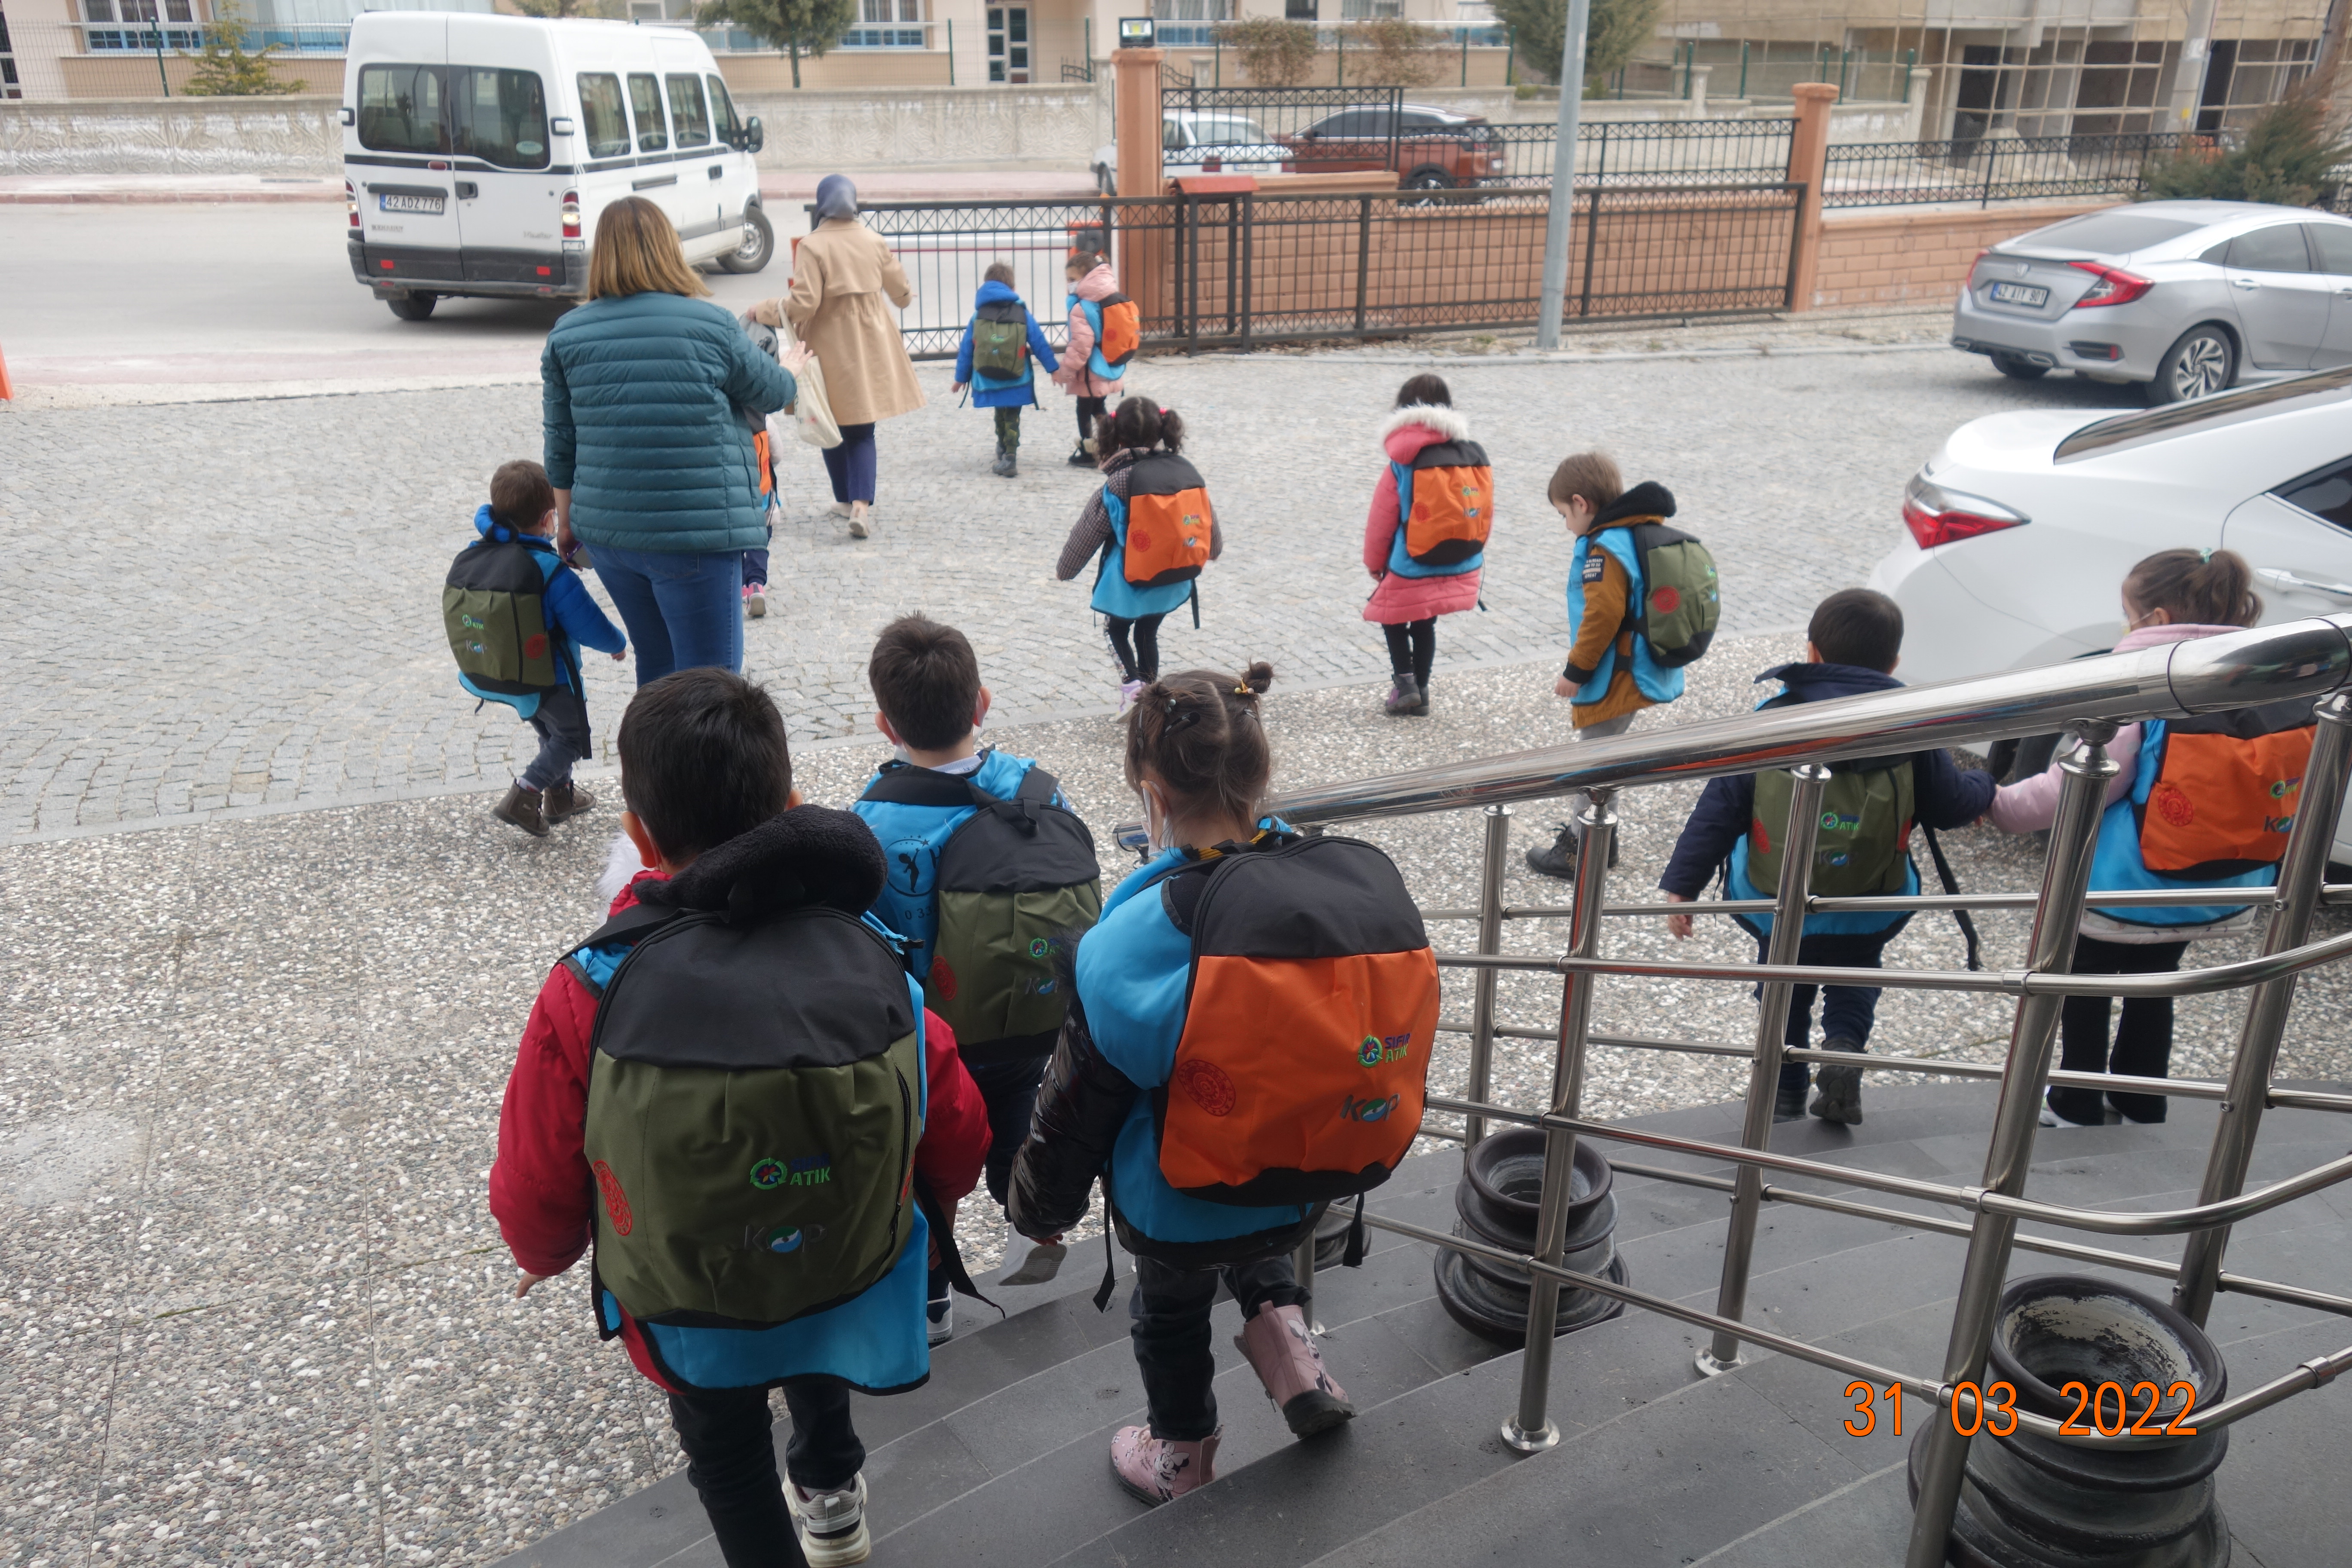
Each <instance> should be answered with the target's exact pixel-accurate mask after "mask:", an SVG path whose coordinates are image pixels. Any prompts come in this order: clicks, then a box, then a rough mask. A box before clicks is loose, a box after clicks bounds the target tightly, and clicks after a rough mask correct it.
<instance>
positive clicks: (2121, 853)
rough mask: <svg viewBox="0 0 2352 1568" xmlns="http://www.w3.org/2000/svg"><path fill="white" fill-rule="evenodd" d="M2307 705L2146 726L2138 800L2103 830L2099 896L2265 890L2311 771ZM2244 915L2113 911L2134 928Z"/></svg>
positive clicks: (2224, 909)
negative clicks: (2307, 769) (2155, 891)
mask: <svg viewBox="0 0 2352 1568" xmlns="http://www.w3.org/2000/svg"><path fill="white" fill-rule="evenodd" d="M2311 710H2312V703H2311V701H2310V700H2308V699H2303V700H2294V701H2287V702H2273V703H2270V704H2268V705H2266V706H2263V707H2260V708H2238V709H2232V710H2230V711H2228V712H2225V713H2202V714H2199V715H2197V716H2196V717H2194V718H2189V719H2172V720H2163V719H2157V720H2150V721H2148V722H2147V723H2145V724H2142V725H2141V726H2140V740H2139V755H2138V758H2137V767H2136V770H2135V773H2134V775H2133V778H2132V789H2131V794H2130V795H2128V796H2126V798H2125V799H2123V800H2119V801H2117V802H2116V804H2115V805H2111V806H2109V807H2108V808H2107V810H2106V815H2105V816H2103V817H2102V818H2101V819H2100V822H2099V840H2098V846H2097V848H2096V850H2095V852H2094V857H2093V859H2092V863H2091V888H2092V890H2093V893H2094V897H2093V899H2092V904H2093V907H2097V902H2098V900H2097V899H2096V897H2095V895H2096V894H2098V893H2100V892H2116V891H2123V890H2132V889H2157V888H2198V887H2211V888H2239V887H2253V888H2261V887H2268V886H2270V885H2271V884H2273V882H2275V881H2277V879H2278V864H2279V861H2280V859H2281V858H2284V856H2285V854H2286V840H2287V834H2288V833H2289V832H2290V831H2291V830H2292V829H2293V828H2294V818H2295V812H2296V810H2297V808H2298V806H2299V805H2301V802H2302V795H2303V773H2304V769H2305V766H2306V765H2307V764H2308V763H2309V762H2310V760H2311V742H2312V735H2313V732H2314V731H2313V721H2312V716H2311ZM2243 907H2244V906H2242V905H2212V906H2210V907H2209V906H2205V905H2198V906H2194V907H2168V908H2145V907H2143V908H2129V907H2123V908H2116V909H2103V910H2099V912H2100V913H2101V914H2104V915H2106V916H2108V917H2110V918H2111V919H2114V920H2118V921H2126V922H2128V923H2130V924H2133V925H2145V926H2152V927H2165V926H2191V925H2203V924H2208V923H2210V922H2212V921H2219V920H2224V919H2227V918H2228V917H2229V916H2231V915H2232V914H2235V913H2237V912H2238V911H2239V910H2241V909H2242V908H2243Z"/></svg>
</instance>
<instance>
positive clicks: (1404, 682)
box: [1381, 675, 1429, 719]
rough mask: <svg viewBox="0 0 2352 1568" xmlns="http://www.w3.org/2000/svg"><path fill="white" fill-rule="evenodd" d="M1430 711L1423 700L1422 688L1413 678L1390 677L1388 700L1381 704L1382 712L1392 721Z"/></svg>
mask: <svg viewBox="0 0 2352 1568" xmlns="http://www.w3.org/2000/svg"><path fill="white" fill-rule="evenodd" d="M1428 710H1429V705H1428V704H1427V703H1426V702H1424V701H1423V700H1422V695H1421V686H1420V684H1419V683H1418V682H1417V681H1415V680H1414V679H1413V678H1412V676H1410V675H1391V677H1389V694H1388V699H1387V700H1385V701H1383V702H1382V703H1381V712H1383V713H1386V714H1387V715H1388V716H1389V717H1390V718H1391V719H1401V718H1403V717H1405V716H1406V715H1408V714H1412V713H1416V712H1420V713H1425V712H1427V711H1428Z"/></svg>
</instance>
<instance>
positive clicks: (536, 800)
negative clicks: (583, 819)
mask: <svg viewBox="0 0 2352 1568" xmlns="http://www.w3.org/2000/svg"><path fill="white" fill-rule="evenodd" d="M474 529H475V531H476V532H478V533H479V534H480V535H481V536H482V540H483V542H486V543H491V544H504V543H506V542H509V541H510V540H520V542H522V545H523V547H524V548H525V549H527V550H529V551H530V552H531V555H532V557H533V558H534V559H535V560H536V561H537V562H538V563H539V570H540V574H541V576H542V577H544V578H545V579H546V581H547V592H546V595H545V597H544V598H543V599H542V600H541V603H542V604H543V605H545V606H546V611H547V619H548V621H549V623H550V624H549V626H548V629H549V630H550V631H551V632H552V633H553V634H554V636H553V637H552V639H551V640H552V641H553V642H554V645H555V647H554V649H553V652H554V655H555V679H556V683H557V684H556V685H555V687H554V689H552V690H549V691H542V692H539V693H536V694H533V695H530V696H523V697H518V696H513V695H510V694H509V693H506V692H500V691H485V690H484V689H481V688H480V687H478V686H477V685H475V684H474V682H473V680H472V679H470V678H468V677H467V676H466V675H464V674H462V673H461V674H460V675H459V676H458V677H457V683H458V684H459V685H460V686H463V687H464V688H465V689H467V691H470V692H472V693H473V694H474V695H475V696H477V697H478V698H481V699H482V700H485V701H488V702H503V703H506V704H507V705H508V706H509V707H510V708H512V709H513V710H515V711H516V712H517V713H518V714H520V715H521V717H522V719H523V721H525V722H526V723H528V724H530V727H531V728H532V729H534V730H536V731H539V755H537V756H535V757H533V758H532V759H531V760H530V766H529V767H527V768H525V769H523V771H522V773H521V776H520V777H519V778H517V779H516V780H515V782H514V784H512V785H511V786H510V787H509V789H508V790H507V793H506V798H505V799H503V800H501V801H499V804H498V805H494V806H492V807H491V808H490V815H491V816H495V817H497V818H498V819H499V821H501V822H509V823H512V824H513V825H514V826H517V827H520V828H521V829H522V830H523V831H524V832H525V833H528V834H530V836H531V837H534V838H544V837H547V830H548V829H549V828H550V827H552V826H554V825H555V824H557V823H559V822H562V820H563V819H564V818H565V817H567V816H579V815H580V814H581V813H582V812H583V811H586V810H587V809H588V808H589V807H590V806H593V805H595V804H596V797H595V796H594V795H590V794H589V793H588V792H587V791H586V790H584V789H582V788H580V787H579V786H578V785H576V784H573V783H572V764H573V763H581V762H585V761H586V760H587V759H588V758H589V757H591V756H593V755H594V753H595V750H596V748H595V742H593V740H592V739H591V738H590V736H589V733H588V697H587V688H586V687H585V686H584V685H583V684H582V682H581V679H580V649H581V648H583V647H592V648H594V649H595V650H596V651H597V652H598V653H609V654H611V655H612V656H613V657H614V658H622V657H623V656H624V655H625V653H626V652H627V649H628V646H629V645H628V639H627V638H625V637H623V636H622V635H621V631H620V628H619V627H617V626H614V625H613V623H612V622H611V621H608V620H606V619H605V618H604V611H603V610H601V609H598V608H597V607H596V601H595V600H594V599H593V598H591V597H589V595H588V590H587V589H586V588H584V587H583V586H582V585H581V583H580V577H579V574H577V573H575V572H573V571H572V568H571V567H569V566H567V565H565V564H564V563H563V560H562V557H561V556H559V555H557V554H556V552H555V539H554V534H555V487H554V486H553V485H551V484H550V483H549V482H548V479H547V470H546V469H545V468H541V467H540V466H539V465H538V464H537V463H534V462H532V461H530V459H529V458H516V459H515V460H514V461H513V462H511V463H508V464H505V465H503V466H502V467H501V468H499V471H498V472H497V473H495V474H493V475H491V476H490V500H489V503H488V505H486V506H484V507H481V508H480V509H478V510H476V512H475V513H474Z"/></svg>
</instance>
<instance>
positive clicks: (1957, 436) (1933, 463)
mask: <svg viewBox="0 0 2352 1568" xmlns="http://www.w3.org/2000/svg"><path fill="white" fill-rule="evenodd" d="M2176 547H2182V548H2188V549H2194V550H2211V549H2230V550H2234V551H2236V552H2238V553H2239V554H2241V555H2243V556H2244V557H2245V558H2246V560H2247V562H2248V563H2250V564H2251V565H2252V567H2253V569H2254V577H2255V588H2256V591H2257V592H2259V593H2260V594H2261V595H2262V597H2263V616H2262V618H2263V623H2264V624H2266V625H2267V624H2269V623H2272V622H2276V621H2290V620H2297V619H2301V618H2303V617H2305V616H2316V615H2332V614H2336V613H2338V612H2342V611H2352V365H2343V366H2338V367H2336V368H2335V369H2332V370H2326V371H2321V372H2318V373H2315V374H2306V375H2302V376H2297V377H2294V378H2293V379H2287V380H2274V381H2272V382H2270V383H2268V384H2265V385H2262V386H2253V387H2243V388H2240V389H2239V390H2237V391H2234V392H2224V393H2220V394H2218V395H2213V396H2210V397H2203V398H2200V399H2198V400H2197V401H2195V402H2192V403H2184V404H2178V405H2172V406H2169V407H2164V408H2153V409H2149V410H2147V411H2146V412H2133V413H2129V414H2122V415H2097V414H2084V413H2083V412H2081V411H2079V410H2076V411H2071V412H2062V411H2057V410H2036V411H2032V412H2022V413H2014V414H1995V415H1991V416H1988V417H1986V418H1983V419H1976V420H1971V421H1970V422H1969V423H1968V424H1966V425H1963V426H1960V428H1959V429H1958V430H1956V431H1954V432H1953V433H1952V436H1951V438H1950V439H1949V440H1948V441H1946V442H1945V443H1944V446H1943V448H1942V450H1940V451H1938V452H1937V454H1936V455H1935V457H1933V458H1930V459H1929V460H1928V462H1927V466H1926V467H1925V468H1921V469H1920V470H1919V472H1918V474H1917V475H1916V477H1914V478H1913V479H1912V480H1911V482H1910V485H1909V486H1908V487H1907V488H1906V490H1905V491H1904V496H1903V530H1902V533H1901V536H1900V538H1899V539H1898V540H1897V542H1896V543H1895V549H1894V551H1893V552H1890V553H1889V554H1888V555H1887V556H1886V557H1885V559H1884V560H1882V561H1880V562H1879V563H1878V564H1877V566H1876V568H1875V569H1874V571H1873V572H1872V573H1871V574H1870V585H1871V586H1872V587H1874V588H1876V589H1877V590H1879V591H1880V592H1881V593H1884V594H1888V595H1893V596H1894V598H1895V603H1897V604H1898V605H1902V607H1903V623H1904V634H1903V671H1902V673H1903V679H1905V680H1906V681H1909V682H1911V683H1913V684H1922V683H1926V682H1928V681H1937V680H1956V679H1960V678H1962V677H1966V676H1974V675H1988V674H1992V673H1994V672H1997V671H2000V670H2005V669H2021V668H2028V667H2031V666H2034V665H2045V664H2055V663H2058V662H2060V661H2062V660H2063V659H2068V658H2079V657H2080V656H2082V655H2084V654H2088V653H2099V652H2103V651H2105V649H2107V648H2109V647H2113V646H2114V645H2115V642H2116V638H2117V637H2120V636H2121V635H2122V632H2123V626H2122V616H2123V612H2122V609H2121V608H2120V606H2119V595H2120V594H2121V592H2122V588H2123V580H2124V574H2126V573H2127V572H2129V571H2130V570H2131V568H2132V566H2133V564H2134V563H2137V561H2139V560H2140V559H2141V558H2143V557H2145V556H2147V555H2151V554H2153V553H2155V552H2157V551H2159V550H2168V549H2173V548H2176ZM2044 755H2045V756H2046V752H2045V753H2044ZM2336 859H2338V860H2341V861H2345V862H2347V863H2352V831H2347V829H2346V827H2344V826H2338V827H2337V829H2336Z"/></svg>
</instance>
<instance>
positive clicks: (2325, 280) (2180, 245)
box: [1952, 202, 2352, 403]
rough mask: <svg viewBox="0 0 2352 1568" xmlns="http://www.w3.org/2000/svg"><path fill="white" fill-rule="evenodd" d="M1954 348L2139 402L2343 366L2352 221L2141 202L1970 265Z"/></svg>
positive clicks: (2253, 207)
mask: <svg viewBox="0 0 2352 1568" xmlns="http://www.w3.org/2000/svg"><path fill="white" fill-rule="evenodd" d="M1952 346H1953V347H1954V348H1957V349H1965V350H1967V351H1968V352H1969V353H1980V354H1990V355H1991V356H1992V363H1993V364H1994V366H1995V368H1997V369H1999V370H2000V373H2001V374H2003V375H2009V376H2014V377H2016V378H2017V379H2019V380H2021V381H2031V380H2032V379H2033V378H2034V377H2036V376H2039V375H2042V374H2047V373H2048V372H2050V371H2053V370H2071V371H2073V372H2074V373H2075V374H2077V375H2087V376H2093V377H2095V378H2096V379H2099V380H2102V381H2122V382H2129V381H2137V382H2145V383H2147V397H2148V401H2149V402H2150V403H2174V402H2178V401H2179V400H2180V399H2182V398H2188V397H2204V396H2208V395H2211V394H2213V393H2216V392H2219V391H2221V389H2222V388H2224V387H2227V386H2231V385H2233V384H2237V383H2239V382H2257V381H2266V380H2272V379H2274V378H2276V377H2279V376H2285V375H2298V374H2302V373H2303V372H2305V371H2308V370H2317V369H2323V368H2326V367H2327V366H2331V365H2340V364H2352V218H2343V217H2337V216H2334V215H2332V214H2328V213H2319V212H2312V211H2310V210H2308V209H2305V208H2303V207H2282V206H2270V205H2263V204H2261V203H2255V202H2145V203H2142V204H2140V205H2136V206H2119V207H2110V208H2108V209H2106V210H2105V211H2104V212H2095V213H2087V214H2085V215H2084V216H2081V217H2074V218H2068V219H2066V220H2065V221H2063V222H2062V223H2053V224H2051V225H2049V226H2047V227H2044V228H2037V229H2035V230H2033V231H2032V233H2031V234H2021V235H2019V236H2018V237H2016V238H2015V239H2005V240H2003V241H2001V242H2000V244H1999V245H1996V246H1994V247H1992V248H1991V249H1990V250H1988V251H1985V252H1983V253H1981V254H1980V255H1979V256H1978V258H1977V259H1976V264H1975V266H1973V267H1972V268H1969V280H1968V283H1967V285H1966V286H1965V287H1963V288H1962V289H1961V290H1960V299H1959V303H1958V306H1957V307H1955V309H1954V310H1953V312H1952Z"/></svg>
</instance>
